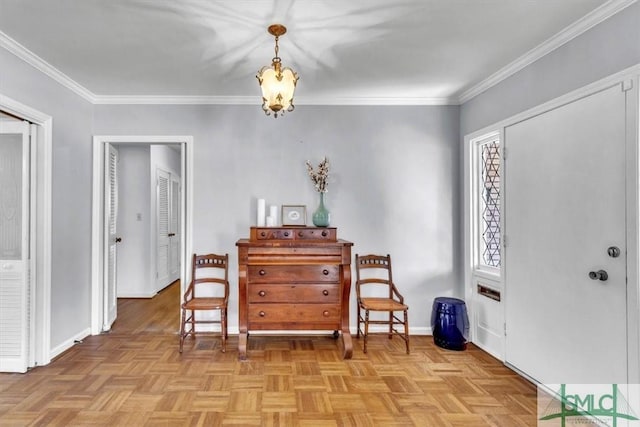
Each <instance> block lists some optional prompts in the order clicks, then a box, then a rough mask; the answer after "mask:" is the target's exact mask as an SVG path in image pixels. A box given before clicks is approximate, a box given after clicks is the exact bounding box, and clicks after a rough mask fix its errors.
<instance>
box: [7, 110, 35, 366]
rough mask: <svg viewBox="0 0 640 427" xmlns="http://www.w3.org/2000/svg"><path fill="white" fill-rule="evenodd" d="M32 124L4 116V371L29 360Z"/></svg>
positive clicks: (22, 364)
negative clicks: (9, 120) (30, 133)
mask: <svg viewBox="0 0 640 427" xmlns="http://www.w3.org/2000/svg"><path fill="white" fill-rule="evenodd" d="M29 158H30V156H29V124H28V123H27V122H17V121H16V122H6V121H4V122H3V121H0V371H2V372H26V370H27V367H28V366H27V365H28V360H29V351H30V349H29V339H30V337H29V306H30V293H31V289H30V285H29V182H30V179H29V173H30V169H29Z"/></svg>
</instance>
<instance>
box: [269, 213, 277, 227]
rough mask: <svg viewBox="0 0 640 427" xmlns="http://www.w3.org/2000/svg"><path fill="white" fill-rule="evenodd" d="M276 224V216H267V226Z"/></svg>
mask: <svg viewBox="0 0 640 427" xmlns="http://www.w3.org/2000/svg"><path fill="white" fill-rule="evenodd" d="M275 226H276V219H275V217H272V216H271V215H269V216H268V217H267V227H275Z"/></svg>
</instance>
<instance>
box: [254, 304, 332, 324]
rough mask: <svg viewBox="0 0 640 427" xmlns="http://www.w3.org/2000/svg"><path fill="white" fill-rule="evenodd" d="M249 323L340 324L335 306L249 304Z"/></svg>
mask: <svg viewBox="0 0 640 427" xmlns="http://www.w3.org/2000/svg"><path fill="white" fill-rule="evenodd" d="M248 314H249V323H250V324H251V323H254V324H255V323H295V322H299V323H309V324H313V323H318V324H323V323H329V322H331V323H336V324H339V322H340V306H339V305H337V304H250V305H249V313H248Z"/></svg>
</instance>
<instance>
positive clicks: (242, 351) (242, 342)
mask: <svg viewBox="0 0 640 427" xmlns="http://www.w3.org/2000/svg"><path fill="white" fill-rule="evenodd" d="M247 336H248V333H247V332H240V335H239V336H238V359H240V360H247Z"/></svg>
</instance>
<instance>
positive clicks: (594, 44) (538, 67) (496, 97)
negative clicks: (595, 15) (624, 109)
mask: <svg viewBox="0 0 640 427" xmlns="http://www.w3.org/2000/svg"><path fill="white" fill-rule="evenodd" d="M638 63H640V2H636V3H634V4H632V5H631V6H629V7H627V8H625V9H624V10H622V11H621V12H619V13H617V14H616V15H614V16H612V17H611V18H609V19H607V20H606V21H604V22H602V23H600V24H598V25H596V26H595V27H593V28H591V29H590V30H589V31H587V32H585V33H584V34H582V35H580V36H579V37H577V38H575V39H573V40H571V41H570V42H569V43H566V44H565V45H563V46H562V47H560V48H558V49H556V50H555V51H553V52H551V53H549V54H548V55H546V56H544V57H543V58H541V59H539V60H538V61H536V62H534V63H533V64H531V65H529V66H528V67H526V68H524V69H523V70H521V71H519V72H518V73H516V74H514V75H513V76H511V77H509V78H508V79H506V80H504V81H502V82H501V83H499V84H497V85H496V86H493V87H492V88H490V89H488V90H486V91H485V92H483V93H482V94H480V95H479V96H477V97H475V98H473V99H471V100H470V101H468V102H466V103H465V104H464V105H463V106H462V107H461V110H460V134H461V136H464V135H467V134H469V133H471V132H474V131H476V130H479V129H482V128H484V127H486V126H489V125H491V124H493V123H497V122H498V121H500V120H503V119H506V118H508V117H510V116H513V115H515V114H517V113H519V112H521V111H525V110H527V109H529V108H532V107H535V106H536V105H539V104H542V103H544V102H546V101H549V100H551V99H553V98H556V97H558V96H561V95H564V94H565V93H568V92H570V91H572V90H574V89H578V88H581V87H583V86H585V85H587V84H589V83H592V82H594V81H597V80H599V79H601V78H604V77H607V76H609V75H611V74H614V73H616V72H618V71H621V70H623V69H625V68H628V67H631V66H633V65H636V64H638Z"/></svg>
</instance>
